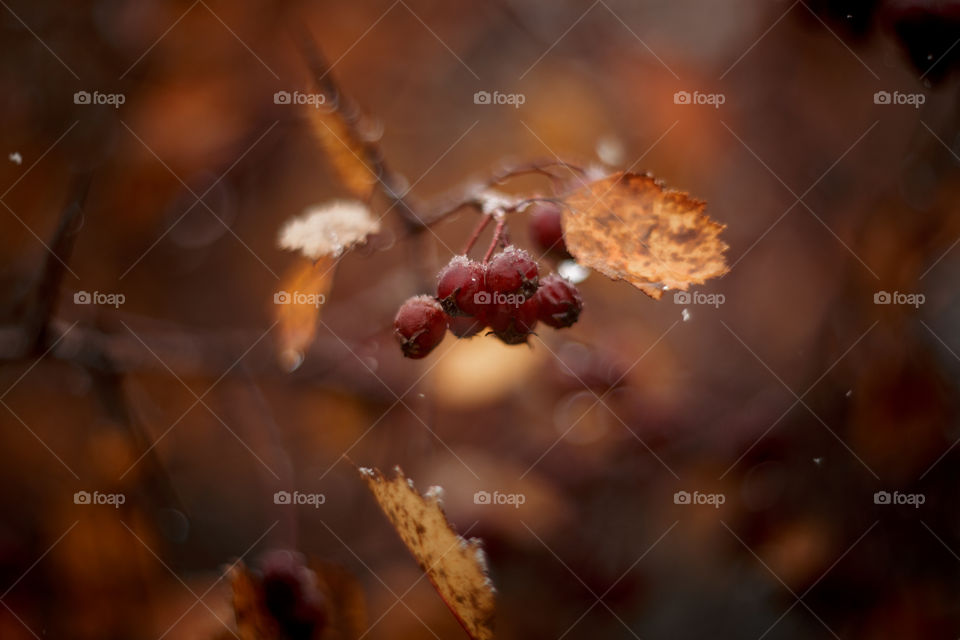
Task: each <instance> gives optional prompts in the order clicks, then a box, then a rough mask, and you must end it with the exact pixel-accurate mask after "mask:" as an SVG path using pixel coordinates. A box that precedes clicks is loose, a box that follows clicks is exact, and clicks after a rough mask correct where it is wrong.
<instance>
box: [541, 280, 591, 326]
mask: <svg viewBox="0 0 960 640" xmlns="http://www.w3.org/2000/svg"><path fill="white" fill-rule="evenodd" d="M533 299H534V301H535V302H536V303H537V309H538V312H539V313H538V318H539V319H540V320H541V321H542V322H543V323H545V324H548V325H550V326H551V327H554V328H556V329H563V328H564V327H570V326H573V324H574V323H576V321H577V318H579V317H580V312H581V311H583V299H582V298H581V297H580V292H579V291H578V290H577V288H576V287H575V286H574V285H573V283H571V282H569V281H567V280H565V279H563V278H561V277H560V276H559V275H557V274H555V273H551V274H550V275H548V276H547V277H546V278H544V279H543V281H542V282H541V283H540V288H539V289H537V293H536V295H534V296H533Z"/></svg>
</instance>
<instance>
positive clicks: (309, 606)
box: [260, 551, 329, 640]
mask: <svg viewBox="0 0 960 640" xmlns="http://www.w3.org/2000/svg"><path fill="white" fill-rule="evenodd" d="M260 568H261V569H260V570H261V574H262V576H263V578H262V580H261V583H260V587H261V593H262V597H263V606H264V608H265V609H266V610H267V611H268V612H269V613H270V616H271V617H272V618H273V619H274V620H275V621H276V623H277V625H278V626H279V627H280V630H281V631H282V634H283V637H284V638H290V639H291V640H308V639H309V638H313V637H316V635H317V634H318V632H319V631H320V630H322V629H323V628H324V627H325V626H326V623H327V619H328V615H329V614H328V612H327V603H326V599H325V598H324V596H323V594H322V593H321V592H320V589H319V588H318V586H317V577H316V574H315V573H314V572H313V571H312V570H311V569H310V568H309V567H308V566H307V565H306V560H305V559H304V557H303V556H302V555H301V554H299V553H293V552H291V551H270V552H268V553H267V554H265V555H264V556H263V558H262V559H261V561H260Z"/></svg>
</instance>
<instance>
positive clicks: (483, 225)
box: [463, 213, 493, 255]
mask: <svg viewBox="0 0 960 640" xmlns="http://www.w3.org/2000/svg"><path fill="white" fill-rule="evenodd" d="M492 219H493V216H492V215H490V214H489V213H486V214H484V216H483V218H482V219H481V220H480V224H478V225H477V226H476V228H475V229H474V230H473V233H471V234H470V238H469V239H468V240H467V245H466V246H465V247H464V248H463V255H467V254H468V253H470V249H473V245H475V244H476V243H477V240H478V239H479V238H480V234H481V233H483V230H484V229H486V228H487V225H488V224H490V220H492Z"/></svg>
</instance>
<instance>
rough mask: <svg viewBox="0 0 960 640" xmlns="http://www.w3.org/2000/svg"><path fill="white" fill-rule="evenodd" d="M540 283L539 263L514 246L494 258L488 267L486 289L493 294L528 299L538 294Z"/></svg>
mask: <svg viewBox="0 0 960 640" xmlns="http://www.w3.org/2000/svg"><path fill="white" fill-rule="evenodd" d="M539 281H540V278H539V271H538V269H537V262H536V261H535V260H534V259H533V258H532V257H531V256H530V254H529V253H527V252H526V251H524V250H523V249H517V248H516V247H514V246H512V245H511V246H509V247H507V248H506V249H504V250H503V251H502V252H500V253H498V254H497V255H495V256H493V259H492V260H490V264H488V265H487V279H486V285H487V286H486V289H487V291H489V292H491V293H501V294H503V295H512V294H520V295H521V296H523V298H524V299H527V298H529V297H530V296H532V295H533V294H534V293H536V291H537V286H538V285H539Z"/></svg>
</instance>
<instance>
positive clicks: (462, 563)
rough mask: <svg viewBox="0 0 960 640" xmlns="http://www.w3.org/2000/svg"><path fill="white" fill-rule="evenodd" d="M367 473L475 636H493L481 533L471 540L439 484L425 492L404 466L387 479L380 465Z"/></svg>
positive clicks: (405, 536)
mask: <svg viewBox="0 0 960 640" xmlns="http://www.w3.org/2000/svg"><path fill="white" fill-rule="evenodd" d="M360 473H361V475H362V476H363V477H364V479H365V480H366V481H367V485H368V486H369V487H370V490H371V491H372V492H373V495H374V497H375V498H376V499H377V502H378V503H379V504H380V508H381V509H383V512H384V513H385V514H386V515H387V518H388V519H389V520H390V523H391V524H392V525H393V528H394V529H396V530H397V533H398V534H400V539H401V540H403V543H404V544H405V545H407V548H408V549H409V550H410V553H412V554H413V557H414V558H415V559H416V561H417V564H419V565H420V568H421V569H423V571H424V572H425V573H426V574H427V578H429V579H430V582H431V583H432V584H433V587H434V588H435V589H436V590H437V592H438V593H439V594H440V597H441V598H442V599H443V601H444V602H445V603H446V604H447V606H448V607H450V611H452V612H453V615H454V616H456V618H457V620H458V621H459V622H460V624H461V625H463V628H464V629H465V630H466V632H467V634H468V635H469V636H470V637H471V638H473V640H489V639H491V638H493V616H494V597H493V594H494V589H493V584H492V583H491V582H490V578H489V577H488V576H487V565H486V556H485V555H484V553H483V549H482V548H481V546H480V541H479V540H478V539H476V538H471V539H470V540H465V539H463V538H462V537H460V536H459V535H457V533H456V532H454V530H453V528H452V527H451V526H450V523H449V522H447V517H446V515H445V514H444V513H443V509H442V507H441V506H440V493H441V489H440V488H439V487H431V488H430V489H428V490H427V493H426V495H424V496H421V495H420V493H419V492H417V490H416V489H415V488H414V486H413V482H412V481H411V480H408V479H407V478H406V477H404V475H403V471H401V470H400V468H399V467H397V468H396V476H395V477H394V478H393V479H392V480H387V479H386V478H384V477H383V474H381V473H380V471H379V470H376V469H360Z"/></svg>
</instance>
